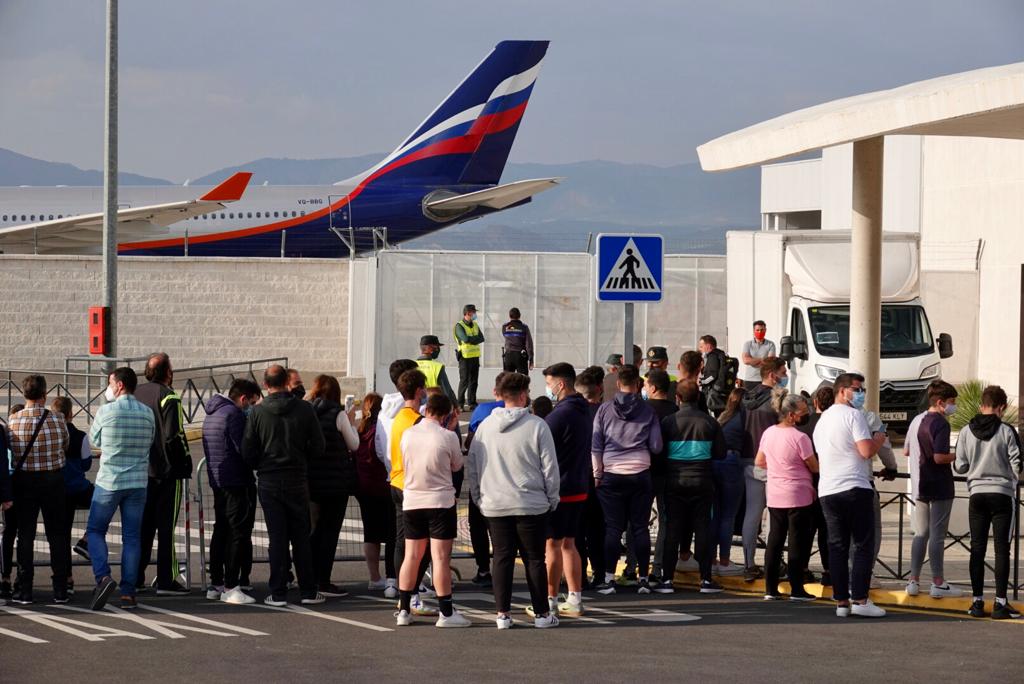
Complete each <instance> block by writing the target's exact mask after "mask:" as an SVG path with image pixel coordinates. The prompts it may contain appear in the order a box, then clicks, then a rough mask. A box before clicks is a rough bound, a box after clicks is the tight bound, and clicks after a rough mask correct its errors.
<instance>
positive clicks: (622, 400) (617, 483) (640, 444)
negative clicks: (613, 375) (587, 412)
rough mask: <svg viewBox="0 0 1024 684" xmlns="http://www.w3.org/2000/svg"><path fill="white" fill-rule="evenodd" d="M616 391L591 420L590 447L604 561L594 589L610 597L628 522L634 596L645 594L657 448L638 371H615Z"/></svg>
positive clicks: (654, 421)
mask: <svg viewBox="0 0 1024 684" xmlns="http://www.w3.org/2000/svg"><path fill="white" fill-rule="evenodd" d="M617 387H618V392H616V393H615V399H614V400H612V402H611V403H605V404H602V405H601V408H599V409H598V410H597V415H596V416H594V437H593V440H592V442H591V446H590V452H591V459H592V461H593V464H594V483H595V484H596V486H597V498H598V499H599V500H600V501H601V509H602V510H603V511H604V524H605V537H604V549H605V561H606V563H607V567H606V568H605V573H604V581H603V582H601V583H600V584H598V585H597V586H596V587H595V589H596V590H597V591H598V592H600V593H602V594H614V593H615V584H614V582H613V578H614V570H615V562H616V559H617V558H618V557H619V549H620V546H619V544H620V541H621V539H622V533H623V531H625V529H626V523H627V521H628V522H629V528H630V532H631V534H632V541H633V552H634V553H635V554H636V560H637V575H638V576H639V581H638V583H637V584H638V586H637V592H638V593H640V594H649V593H651V590H650V585H649V582H648V578H647V571H648V567H649V564H650V560H651V536H650V533H649V532H648V529H647V527H648V520H649V519H650V515H651V503H652V502H653V500H654V488H653V485H652V484H651V454H652V453H659V452H660V451H661V449H662V439H661V426H660V425H659V423H658V416H657V414H656V413H655V412H654V409H652V408H651V407H650V406H648V405H647V402H645V401H644V400H643V397H642V396H641V395H640V372H639V371H638V370H637V368H636V366H632V365H626V366H623V367H622V368H620V369H619V373H618V380H617Z"/></svg>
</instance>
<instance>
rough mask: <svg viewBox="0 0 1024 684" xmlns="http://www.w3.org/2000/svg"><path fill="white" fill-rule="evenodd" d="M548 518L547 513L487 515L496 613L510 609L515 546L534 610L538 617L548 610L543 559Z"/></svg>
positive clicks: (546, 575)
mask: <svg viewBox="0 0 1024 684" xmlns="http://www.w3.org/2000/svg"><path fill="white" fill-rule="evenodd" d="M547 521H548V514H547V513H541V514H540V515H510V516H502V517H497V518H490V517H489V518H487V526H488V527H489V528H490V530H491V543H492V544H494V559H493V560H492V561H491V577H492V581H493V582H494V603H495V605H496V606H497V609H498V612H499V613H508V612H509V611H510V610H512V575H513V573H514V572H515V567H516V566H515V563H516V549H517V548H518V550H519V555H520V557H521V558H522V559H523V565H525V566H526V584H527V586H528V587H529V588H530V601H531V603H532V604H533V610H534V613H535V614H536V615H537V616H538V617H539V616H541V615H544V614H546V613H547V612H548V571H547V565H546V564H545V562H544V543H545V541H546V540H545V537H547V524H548V522H547Z"/></svg>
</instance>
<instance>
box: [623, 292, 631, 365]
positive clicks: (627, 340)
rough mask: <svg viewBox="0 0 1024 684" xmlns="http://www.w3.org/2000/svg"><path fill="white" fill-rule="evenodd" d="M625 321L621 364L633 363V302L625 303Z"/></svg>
mask: <svg viewBox="0 0 1024 684" xmlns="http://www.w3.org/2000/svg"><path fill="white" fill-rule="evenodd" d="M625 318H626V320H625V330H624V335H623V340H622V345H623V347H624V348H625V350H626V351H625V352H624V353H623V354H622V363H623V364H627V363H629V364H631V363H633V302H626V317H625Z"/></svg>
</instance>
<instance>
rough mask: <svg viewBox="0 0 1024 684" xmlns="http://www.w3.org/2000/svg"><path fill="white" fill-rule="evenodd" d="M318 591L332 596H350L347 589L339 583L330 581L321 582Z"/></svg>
mask: <svg viewBox="0 0 1024 684" xmlns="http://www.w3.org/2000/svg"><path fill="white" fill-rule="evenodd" d="M317 591H318V592H320V593H321V594H323V595H324V596H328V597H330V598H344V597H345V596H348V592H347V591H345V590H344V589H342V588H341V587H339V586H338V585H337V584H331V583H330V582H321V583H320V584H319V585H318V586H317Z"/></svg>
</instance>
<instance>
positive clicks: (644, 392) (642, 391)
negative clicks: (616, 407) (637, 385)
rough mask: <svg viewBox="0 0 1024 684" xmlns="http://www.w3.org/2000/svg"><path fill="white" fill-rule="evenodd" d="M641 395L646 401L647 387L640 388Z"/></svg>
mask: <svg viewBox="0 0 1024 684" xmlns="http://www.w3.org/2000/svg"><path fill="white" fill-rule="evenodd" d="M640 396H641V397H643V398H644V401H647V390H646V389H642V390H640Z"/></svg>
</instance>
